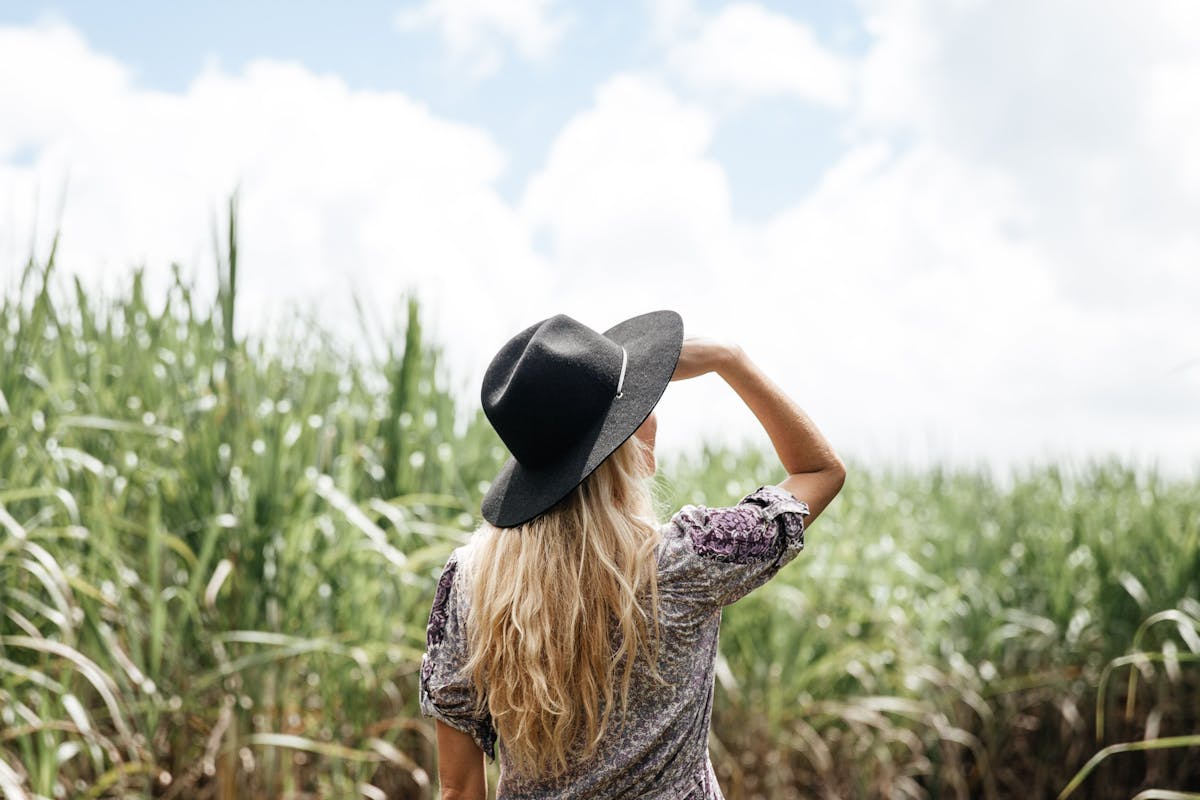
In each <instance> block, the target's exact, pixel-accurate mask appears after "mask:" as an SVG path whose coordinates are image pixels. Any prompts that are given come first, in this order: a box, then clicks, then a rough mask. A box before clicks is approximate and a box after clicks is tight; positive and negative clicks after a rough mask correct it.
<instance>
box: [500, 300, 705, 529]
mask: <svg viewBox="0 0 1200 800" xmlns="http://www.w3.org/2000/svg"><path fill="white" fill-rule="evenodd" d="M604 335H605V336H607V337H608V338H609V339H612V340H613V341H614V342H616V343H617V344H620V345H622V346H624V348H625V352H626V353H627V354H628V358H629V361H628V364H627V365H626V370H625V383H624V385H623V387H622V396H621V397H620V398H618V397H616V396H615V394H616V393H615V392H614V396H613V399H612V405H611V406H610V407H609V409H608V412H607V413H606V414H605V415H604V416H603V417H602V418H601V419H600V421H599V422H597V423H596V425H594V426H593V427H592V428H591V429H590V430H589V431H587V432H586V433H585V434H584V435H582V436H581V437H580V438H579V441H578V442H577V443H576V444H575V445H574V446H572V447H571V448H569V449H568V450H567V451H566V452H565V453H563V455H562V456H561V457H560V458H558V459H556V460H555V461H554V462H553V463H550V464H544V465H540V466H539V467H537V468H530V467H526V466H525V465H523V464H522V463H521V462H519V461H517V459H516V458H514V457H512V456H509V459H508V461H506V462H505V464H504V466H503V467H501V468H500V471H499V472H498V473H497V474H496V477H495V479H494V480H493V481H492V483H491V485H490V486H489V487H488V490H487V492H486V493H485V494H484V497H483V502H482V505H481V511H482V512H483V518H484V519H486V520H487V521H488V522H490V523H492V524H493V525H495V526H496V527H499V528H514V527H516V526H518V525H522V524H524V523H526V522H529V521H530V520H532V519H533V518H534V517H537V516H539V515H541V514H543V513H545V512H546V511H549V510H550V509H551V508H553V507H554V506H555V505H556V504H557V503H558V502H559V501H560V500H562V499H564V498H565V497H566V496H567V495H568V494H570V492H571V490H572V489H574V488H575V487H576V486H578V485H579V484H580V483H582V482H583V480H584V479H585V478H587V476H588V475H590V474H592V472H594V471H595V469H596V468H597V467H599V466H600V464H601V462H603V461H604V459H606V458H608V457H609V456H610V455H612V453H613V452H614V451H615V450H616V449H617V448H618V447H620V446H621V445H622V444H624V443H625V441H626V440H627V439H628V438H629V437H630V436H632V435H633V434H634V432H635V431H637V429H638V428H640V427H641V426H642V423H643V422H645V421H646V419H647V418H648V417H649V416H650V412H652V411H653V410H654V407H655V406H656V405H658V401H659V400H660V399H661V398H662V395H663V392H665V391H666V389H667V385H668V384H669V383H670V382H671V376H672V375H674V374H675V367H676V365H677V364H678V362H679V355H680V353H681V352H682V350H683V318H682V317H680V316H679V314H678V313H677V312H675V311H670V310H663V311H651V312H649V313H647V314H641V315H639V316H636V317H631V318H630V319H627V320H625V321H624V322H619V323H617V324H616V325H614V326H613V327H611V328H609V329H608V330H606V331H604Z"/></svg>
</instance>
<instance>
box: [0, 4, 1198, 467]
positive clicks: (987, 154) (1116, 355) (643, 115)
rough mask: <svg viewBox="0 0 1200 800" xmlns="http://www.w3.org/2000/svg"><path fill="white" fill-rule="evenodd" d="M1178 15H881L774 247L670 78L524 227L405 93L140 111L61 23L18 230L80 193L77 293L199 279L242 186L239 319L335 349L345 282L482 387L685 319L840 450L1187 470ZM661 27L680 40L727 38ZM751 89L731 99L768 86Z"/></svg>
mask: <svg viewBox="0 0 1200 800" xmlns="http://www.w3.org/2000/svg"><path fill="white" fill-rule="evenodd" d="M735 8H738V7H735ZM743 8H744V7H743ZM1080 8H1082V6H1081V7H1080ZM1192 8H1198V7H1195V6H1189V5H1187V4H1165V3H1158V4H1146V5H1144V6H1139V9H1138V11H1137V13H1133V12H1129V14H1126V12H1125V11H1124V10H1123V9H1118V10H1113V9H1112V8H1110V7H1106V8H1105V10H1103V11H1100V10H1096V9H1094V8H1093V9H1092V10H1091V11H1090V12H1089V13H1087V14H1083V13H1075V14H1069V16H1070V21H1071V24H1066V23H1067V20H1066V18H1065V17H1064V16H1063V14H1067V13H1068V12H1069V11H1070V9H1066V10H1063V8H1060V7H1059V6H1055V7H1053V8H1051V7H1048V6H1046V5H1045V4H1035V3H1019V4H1012V5H1011V6H1009V5H1006V6H1005V9H1007V10H1006V11H1005V12H1004V13H1001V12H1000V11H996V10H994V9H995V7H994V6H990V5H988V4H980V3H959V4H951V5H944V4H933V3H924V2H918V0H886V1H885V0H878V2H874V1H873V2H871V3H870V5H869V7H868V16H867V25H868V29H869V32H870V34H871V36H872V42H871V46H870V50H869V52H868V53H867V55H866V56H865V58H864V59H863V60H862V63H861V72H860V73H859V77H858V78H856V79H855V80H856V83H855V88H854V90H853V91H849V90H847V92H848V94H846V95H845V98H844V102H846V103H848V104H849V105H847V106H845V111H846V119H847V120H848V123H849V127H848V130H847V131H845V132H844V133H845V134H846V141H847V142H848V143H847V145H846V150H845V152H843V153H842V154H841V155H840V156H839V157H838V158H837V159H835V160H834V161H833V162H832V163H831V164H830V165H829V167H828V169H827V170H826V171H825V173H824V174H823V175H822V176H821V178H820V180H819V181H818V182H817V184H816V185H815V186H814V187H812V188H807V187H806V188H804V189H800V188H798V189H797V193H796V197H795V200H794V202H792V203H791V204H790V205H789V206H788V207H787V208H786V209H784V210H783V211H781V212H780V213H778V214H777V215H775V216H774V217H772V218H770V219H768V220H762V221H746V220H739V219H737V218H735V217H734V215H733V213H732V210H731V207H730V197H729V186H728V182H727V178H726V173H725V170H724V168H723V167H722V165H721V164H720V163H719V162H718V161H717V160H716V159H715V158H714V156H713V155H712V154H711V153H710V150H711V145H712V141H713V136H714V132H715V130H716V126H717V124H718V118H717V117H716V116H715V115H714V113H713V111H712V109H711V108H710V107H709V106H708V105H704V104H698V103H699V101H697V100H696V99H694V98H692V99H687V98H685V97H683V96H680V95H679V94H677V93H676V92H675V91H673V90H672V89H671V88H669V86H668V85H667V84H666V83H665V82H664V79H659V78H655V77H654V76H651V75H645V74H630V73H618V74H616V75H614V76H612V77H610V78H609V79H607V80H605V81H603V82H602V83H601V85H600V86H599V87H598V88H597V90H596V92H595V95H594V97H593V98H592V101H591V103H590V105H589V107H588V108H587V109H585V110H584V111H582V112H580V113H579V114H577V115H576V116H574V117H573V118H572V119H571V120H569V121H568V122H567V123H566V124H565V125H564V126H563V128H562V129H561V130H560V131H559V132H558V135H557V136H556V138H555V140H554V143H553V145H552V146H551V148H550V149H549V151H548V153H547V156H546V160H545V162H544V164H543V165H542V167H541V169H540V170H539V171H538V172H537V173H536V174H535V175H533V176H532V177H531V178H530V180H529V181H528V183H527V184H526V189H525V191H524V193H523V195H522V197H521V199H520V203H519V204H518V205H517V206H516V207H513V206H511V205H510V204H508V203H506V202H505V201H504V200H503V198H501V197H500V196H499V195H498V194H497V193H496V191H495V189H494V184H495V182H496V180H497V178H498V176H499V175H501V174H502V170H503V169H504V154H503V152H501V150H500V148H499V147H498V146H497V145H496V144H495V142H494V141H493V140H492V139H491V138H490V137H489V136H488V135H487V134H486V133H485V132H483V131H481V130H479V129H476V128H472V127H470V126H466V125H460V124H456V123H452V122H448V121H446V120H443V119H439V118H438V117H436V116H435V115H433V114H432V113H430V112H429V111H428V110H427V109H426V108H424V107H423V106H421V105H420V104H419V103H417V102H414V101H413V100H412V99H411V98H409V97H406V96H404V95H400V94H396V93H373V92H360V91H353V90H350V89H349V88H347V87H346V86H345V85H344V84H343V83H342V82H341V81H340V80H338V79H336V78H332V77H323V76H318V75H314V74H312V73H311V72H308V71H307V70H305V69H304V68H302V67H300V66H298V65H288V64H280V63H274V62H257V63H255V64H254V65H252V66H251V67H249V68H248V69H247V70H245V71H244V72H243V73H240V74H236V75H235V74H227V73H223V72H220V71H217V70H210V71H208V72H206V73H204V74H203V75H201V76H200V77H199V78H197V80H196V81H195V82H194V83H193V84H192V86H190V87H189V89H188V91H187V92H185V93H179V94H173V93H160V92H150V91H147V90H144V89H141V88H138V87H137V86H135V85H133V84H132V83H131V82H130V78H129V76H128V74H127V72H126V71H125V70H124V68H123V67H122V66H121V65H120V64H119V63H118V62H115V61H113V60H112V59H108V58H105V57H103V56H100V55H98V54H96V53H95V52H93V51H92V50H90V48H88V47H87V46H86V44H85V43H83V42H82V41H81V40H79V38H78V36H76V35H75V34H73V33H72V32H70V31H69V30H67V29H63V28H60V27H59V28H56V27H51V28H44V29H40V30H36V31H28V30H7V31H3V32H0V75H15V74H23V75H32V76H35V77H36V76H43V77H40V78H36V79H35V80H32V81H28V82H24V83H20V84H18V83H17V82H15V81H10V82H8V83H0V186H4V187H8V188H7V191H8V192H9V195H8V196H0V203H9V204H10V205H11V206H12V209H14V213H13V214H12V216H13V217H14V218H15V219H16V220H17V222H16V223H15V224H14V225H13V227H12V231H13V232H15V234H17V235H19V236H20V238H21V240H22V241H23V240H24V234H25V233H26V232H27V231H28V220H29V217H30V212H29V209H30V208H31V205H30V203H29V202H28V200H29V198H30V197H32V196H33V193H34V190H35V188H40V191H41V192H42V195H41V201H42V205H43V207H44V208H43V212H42V218H43V221H44V219H45V217H46V208H52V207H53V201H54V199H55V194H56V191H55V190H56V188H57V185H58V183H57V182H58V181H59V180H60V179H61V176H62V175H64V174H66V173H67V171H68V168H69V174H70V180H71V188H70V191H69V196H68V205H67V219H66V220H65V224H64V233H65V237H66V239H65V243H64V248H63V251H62V252H63V256H64V260H63V263H64V266H66V267H68V268H75V269H84V270H88V269H91V270H95V269H96V265H97V264H102V265H107V266H108V267H109V268H116V269H120V270H122V271H124V270H125V269H126V268H127V266H128V265H129V264H130V263H131V261H135V260H137V259H139V258H140V259H143V260H145V261H147V263H149V264H151V265H157V266H160V267H163V266H165V264H166V263H167V261H168V260H169V259H172V258H176V259H179V260H181V261H183V262H184V263H185V264H207V263H209V259H210V255H209V238H208V223H209V219H210V213H211V212H212V210H213V209H215V208H216V207H217V206H218V204H219V202H220V199H221V198H222V197H223V196H224V194H225V193H226V192H227V191H228V190H229V188H230V187H231V186H232V185H233V183H234V182H235V180H240V181H241V184H242V187H243V192H244V219H243V223H244V231H245V240H244V242H243V256H244V257H245V262H244V263H245V264H246V265H247V272H246V276H247V281H248V285H247V295H248V296H247V300H248V302H247V304H246V307H247V308H250V307H251V306H252V304H259V303H266V302H269V301H275V302H276V303H277V304H285V303H294V302H297V301H299V300H301V299H306V298H307V299H314V300H316V301H319V302H320V303H321V304H322V305H321V308H320V310H321V311H322V316H323V318H324V319H325V320H326V321H328V322H331V323H332V324H333V325H334V326H335V327H338V326H339V325H340V326H341V327H342V329H343V330H345V329H347V328H352V327H353V323H348V322H347V321H346V318H347V316H348V313H347V312H346V311H345V308H346V307H347V306H348V302H342V303H341V304H340V305H339V304H338V298H339V297H341V298H345V299H346V301H348V297H349V295H348V288H347V283H348V281H349V280H354V281H356V282H357V283H358V285H360V286H362V287H364V289H366V290H367V291H368V293H369V296H370V297H372V298H391V297H393V296H394V295H395V292H396V290H397V289H398V287H400V286H401V285H407V284H417V285H418V288H419V290H420V292H421V295H422V296H423V297H426V298H430V299H434V300H438V301H439V302H440V306H439V308H440V309H442V314H443V315H444V316H443V318H442V319H441V321H440V324H439V325H438V326H437V327H436V334H437V335H438V336H439V338H441V339H442V341H445V342H446V343H447V346H448V348H449V350H450V358H451V360H452V361H453V362H454V363H455V364H456V365H457V366H459V367H460V368H466V370H467V372H466V374H467V375H468V380H467V384H466V385H467V386H468V387H469V388H471V389H477V386H478V383H477V381H478V379H479V377H480V376H481V375H482V370H483V367H484V366H485V365H486V360H487V359H488V358H489V357H490V355H491V354H492V353H494V352H495V350H496V349H497V348H498V347H499V346H500V345H501V344H502V343H503V341H504V340H505V339H506V338H507V337H508V336H509V335H511V334H512V333H513V332H515V331H517V330H519V329H521V328H523V327H525V326H526V325H527V324H529V322H531V321H533V320H536V319H540V318H542V317H545V316H549V315H550V314H552V313H555V312H558V311H565V312H566V313H569V314H571V315H572V316H575V317H576V318H578V319H581V320H582V321H584V322H586V323H588V324H591V325H593V326H595V327H597V328H601V329H602V328H603V327H607V326H609V325H611V324H613V323H615V322H616V321H618V320H620V319H623V318H624V317H626V316H632V315H633V314H636V313H640V312H643V311H646V310H649V309H652V308H675V309H677V310H679V311H680V312H681V314H682V315H683V317H684V322H685V329H686V331H687V333H688V334H689V335H712V336H719V337H729V338H733V339H736V340H738V341H740V342H741V343H742V344H743V345H744V346H745V347H746V348H747V351H748V352H750V353H751V354H752V355H753V356H754V357H755V359H756V361H758V362H759V363H760V364H761V365H762V366H763V367H764V369H765V370H766V371H767V373H768V374H769V375H771V376H772V377H773V378H775V379H776V380H777V382H778V383H779V384H780V385H781V386H783V387H784V388H785V389H786V390H788V392H789V394H791V395H792V396H793V397H795V398H796V399H797V400H798V402H800V404H801V405H802V406H803V407H804V408H805V409H806V410H807V411H809V413H810V414H811V415H812V417H813V419H814V420H816V422H817V423H818V425H819V426H820V427H821V429H822V430H823V431H825V432H826V434H827V435H828V436H829V437H830V439H831V441H832V442H833V444H834V446H835V447H836V448H838V450H839V452H845V453H847V454H855V455H865V456H870V455H875V456H878V457H893V458H894V457H897V456H900V455H906V456H908V457H909V458H911V459H913V460H927V459H933V458H937V457H939V456H941V457H945V458H948V459H951V460H955V461H973V460H975V459H981V460H982V459H987V460H990V461H991V462H992V463H993V464H994V465H997V466H1005V465H1008V464H1013V463H1020V462H1022V461H1025V460H1026V459H1028V458H1030V457H1035V456H1043V455H1044V456H1046V457H1050V456H1053V455H1055V454H1062V453H1068V454H1075V455H1084V454H1088V453H1096V452H1103V451H1112V450H1115V451H1117V452H1120V453H1122V454H1129V455H1142V456H1147V455H1152V454H1157V455H1159V456H1160V457H1161V458H1162V459H1163V460H1164V466H1168V467H1175V468H1188V467H1190V466H1191V465H1192V464H1193V463H1194V458H1195V456H1194V454H1195V453H1196V452H1200V420H1198V419H1197V418H1196V416H1195V413H1194V409H1195V408H1196V407H1198V406H1200V366H1198V364H1200V362H1196V361H1195V359H1196V358H1197V357H1198V356H1200V328H1198V327H1197V322H1196V314H1195V307H1196V298H1198V297H1200V271H1197V270H1196V268H1195V267H1196V264H1197V263H1200V231H1198V230H1197V229H1196V227H1195V225H1194V220H1195V219H1197V218H1200V144H1198V142H1200V138H1198V137H1195V136H1193V135H1191V133H1192V132H1193V130H1194V129H1195V128H1196V126H1197V125H1200V106H1198V105H1197V102H1196V100H1195V98H1196V97H1200V41H1198V40H1197V36H1200V25H1195V24H1192V23H1191V22H1189V18H1188V15H1189V14H1195V13H1196V12H1195V11H1192V10H1191V9H1192ZM661 10H662V19H661V20H660V22H661V24H662V28H663V30H664V31H667V30H670V31H674V33H672V34H671V35H672V36H675V37H677V38H678V37H682V39H681V40H682V41H687V42H690V43H693V44H696V43H701V42H704V41H706V38H705V36H706V31H709V30H710V29H712V26H715V25H716V20H718V19H720V18H721V14H718V15H717V16H715V17H713V18H711V19H706V18H704V17H701V16H698V15H696V14H695V12H694V11H693V10H692V9H691V7H690V5H689V4H687V3H674V4H670V3H664V5H663V7H662V9H661ZM755 13H759V12H755ZM761 13H764V14H765V13H767V12H761ZM1099 17H1103V19H1097V18H1099ZM797 24H799V23H797ZM689 32H690V33H689ZM981 32H982V33H981ZM984 34H986V35H984ZM763 41H765V42H767V41H769V40H763ZM697 46H699V45H698V44H697ZM780 63H785V62H783V61H781V62H780ZM18 67H19V68H20V71H19V72H18V71H17V68H18ZM847 69H850V70H852V71H853V70H858V69H859V67H858V65H850V67H847ZM789 74H790V73H789ZM760 77H761V76H760ZM737 80H738V81H741V82H740V83H737V85H736V86H735V85H734V84H733V83H729V84H726V85H724V87H723V88H722V91H725V90H728V91H735V90H736V91H744V92H746V93H747V95H751V94H754V93H755V92H761V93H763V94H766V93H771V92H774V93H776V95H778V93H779V92H781V91H783V90H776V89H769V90H768V89H765V88H762V87H768V86H771V85H772V84H771V83H770V81H769V80H768V79H766V78H763V79H762V80H761V81H760V80H759V78H755V77H739V78H738V79H737ZM756 81H757V82H756ZM738 87H740V88H738ZM753 87H758V88H753ZM702 88H703V87H702ZM708 88H715V87H708ZM706 91H707V90H706ZM699 96H700V97H702V98H704V99H706V100H707V99H709V96H708V95H707V94H706V93H705V92H701V93H699ZM839 102H843V101H839ZM30 152H32V153H33V156H32V161H31V163H28V164H27V163H25V157H24V155H22V154H27V153H30ZM3 211H4V209H3V207H0V212H3ZM9 216H10V214H8V213H0V224H4V223H6V222H7V220H8V218H9ZM14 239H15V237H14V236H13V235H9V236H0V242H3V241H5V240H7V241H9V242H12V241H14ZM534 242H537V243H538V246H537V247H536V248H535V246H534ZM14 249H15V248H14ZM0 255H2V254H0ZM20 255H23V254H20ZM9 263H13V264H16V263H19V262H18V260H16V259H14V260H12V261H10V262H9ZM252 321H253V320H244V322H252ZM1188 362H1191V363H1192V365H1191V366H1190V367H1182V368H1177V367H1180V365H1184V364H1186V363H1188ZM467 399H468V400H469V399H470V398H469V397H468V398H467ZM700 434H705V435H713V436H720V437H725V438H728V439H731V440H737V439H739V438H742V437H750V438H751V439H754V440H757V441H759V442H762V443H765V441H766V440H765V438H763V434H762V431H761V429H760V428H759V427H758V425H757V422H756V420H755V419H754V418H753V416H752V415H751V414H750V413H749V411H748V410H747V409H746V408H745V406H744V405H742V404H741V403H740V401H739V400H738V399H737V397H736V396H734V394H733V393H732V392H730V391H728V390H727V389H726V388H725V387H724V386H722V385H720V383H719V379H717V378H715V377H714V378H712V379H711V380H710V379H708V378H705V379H700V380H698V381H688V382H683V383H681V384H673V385H672V387H671V388H670V389H669V390H668V392H667V395H666V396H665V398H664V401H663V405H662V413H661V414H660V434H659V439H660V442H662V444H663V446H664V447H667V448H674V447H680V446H691V445H693V444H694V443H695V441H696V438H697V437H698V436H699V435H700Z"/></svg>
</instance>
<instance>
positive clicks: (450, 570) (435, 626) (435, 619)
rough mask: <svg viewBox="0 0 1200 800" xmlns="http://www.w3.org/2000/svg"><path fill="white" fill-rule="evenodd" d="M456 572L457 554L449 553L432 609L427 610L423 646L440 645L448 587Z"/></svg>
mask: <svg viewBox="0 0 1200 800" xmlns="http://www.w3.org/2000/svg"><path fill="white" fill-rule="evenodd" d="M457 571H458V554H457V553H451V554H450V558H449V559H447V561H446V566H445V567H444V568H443V569H442V576H441V577H440V578H438V583H437V591H435V592H434V595H433V607H432V608H431V609H430V610H429V624H428V625H427V626H426V627H425V646H426V647H432V646H433V645H436V644H441V642H442V639H443V638H444V637H445V635H446V617H447V610H446V604H447V603H448V601H449V600H450V587H451V586H452V585H453V584H454V573H455V572H457Z"/></svg>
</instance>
